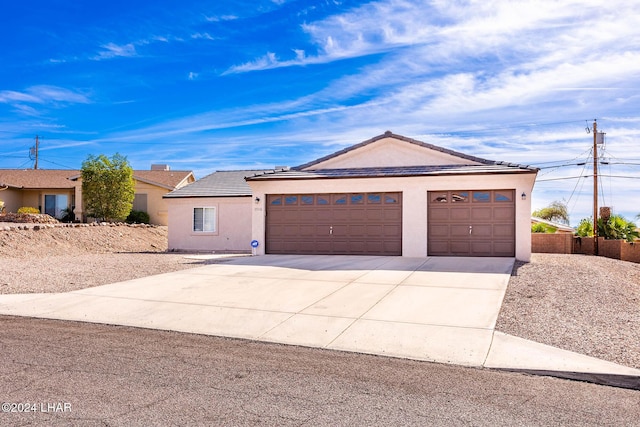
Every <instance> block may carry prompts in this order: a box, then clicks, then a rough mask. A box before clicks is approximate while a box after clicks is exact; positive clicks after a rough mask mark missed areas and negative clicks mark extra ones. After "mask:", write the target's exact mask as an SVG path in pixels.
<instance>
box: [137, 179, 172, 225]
mask: <svg viewBox="0 0 640 427" xmlns="http://www.w3.org/2000/svg"><path fill="white" fill-rule="evenodd" d="M134 182H135V193H136V194H146V195H147V210H146V212H147V213H148V214H149V222H150V223H151V224H156V225H167V224H169V220H168V206H167V202H166V200H164V199H163V198H162V196H164V195H165V194H167V193H168V192H169V191H170V190H168V189H166V188H163V187H158V186H157V185H151V184H147V183H146V182H142V181H139V180H137V179H134Z"/></svg>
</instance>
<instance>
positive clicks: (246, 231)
mask: <svg viewBox="0 0 640 427" xmlns="http://www.w3.org/2000/svg"><path fill="white" fill-rule="evenodd" d="M263 172H265V171H263V170H236V171H218V172H214V173H212V174H210V175H207V176H205V177H204V178H202V179H199V180H198V181H196V182H194V183H193V184H189V185H187V186H185V187H183V188H180V189H178V190H175V191H172V192H171V193H168V194H165V195H164V200H165V202H166V203H167V206H168V209H169V237H168V239H169V242H168V244H169V250H180V251H195V252H248V251H249V250H250V249H251V245H250V244H251V216H252V210H253V206H254V205H255V206H257V205H256V204H255V201H254V199H253V197H252V195H251V188H249V185H248V184H247V183H246V181H245V177H247V176H253V175H255V174H258V173H263Z"/></svg>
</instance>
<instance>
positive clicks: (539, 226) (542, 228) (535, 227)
mask: <svg viewBox="0 0 640 427" xmlns="http://www.w3.org/2000/svg"><path fill="white" fill-rule="evenodd" d="M557 230H558V229H557V228H556V227H552V226H550V225H547V224H543V223H541V222H538V223H535V224H532V225H531V232H532V233H548V234H553V233H555V232H556V231H557Z"/></svg>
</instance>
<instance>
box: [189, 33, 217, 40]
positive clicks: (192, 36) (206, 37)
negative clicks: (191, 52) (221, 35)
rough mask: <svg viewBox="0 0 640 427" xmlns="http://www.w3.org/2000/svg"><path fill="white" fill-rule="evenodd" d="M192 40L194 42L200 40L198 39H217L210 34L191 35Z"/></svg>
mask: <svg viewBox="0 0 640 427" xmlns="http://www.w3.org/2000/svg"><path fill="white" fill-rule="evenodd" d="M191 38H192V39H194V40H198V39H204V40H215V37H213V36H212V35H211V34H209V33H194V34H191Z"/></svg>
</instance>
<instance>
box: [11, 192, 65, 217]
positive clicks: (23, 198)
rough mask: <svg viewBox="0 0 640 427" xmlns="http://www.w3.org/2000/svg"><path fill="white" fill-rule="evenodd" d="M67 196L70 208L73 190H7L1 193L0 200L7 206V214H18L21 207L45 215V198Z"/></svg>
mask: <svg viewBox="0 0 640 427" xmlns="http://www.w3.org/2000/svg"><path fill="white" fill-rule="evenodd" d="M47 194H52V195H66V196H67V202H68V203H69V206H71V205H72V203H73V200H74V198H73V196H74V190H73V189H67V188H65V189H47V190H16V189H7V190H4V191H1V192H0V200H2V201H3V202H4V204H5V206H4V207H5V212H17V211H18V209H20V208H21V207H31V208H36V209H40V211H41V212H43V213H44V196H45V195H47Z"/></svg>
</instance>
